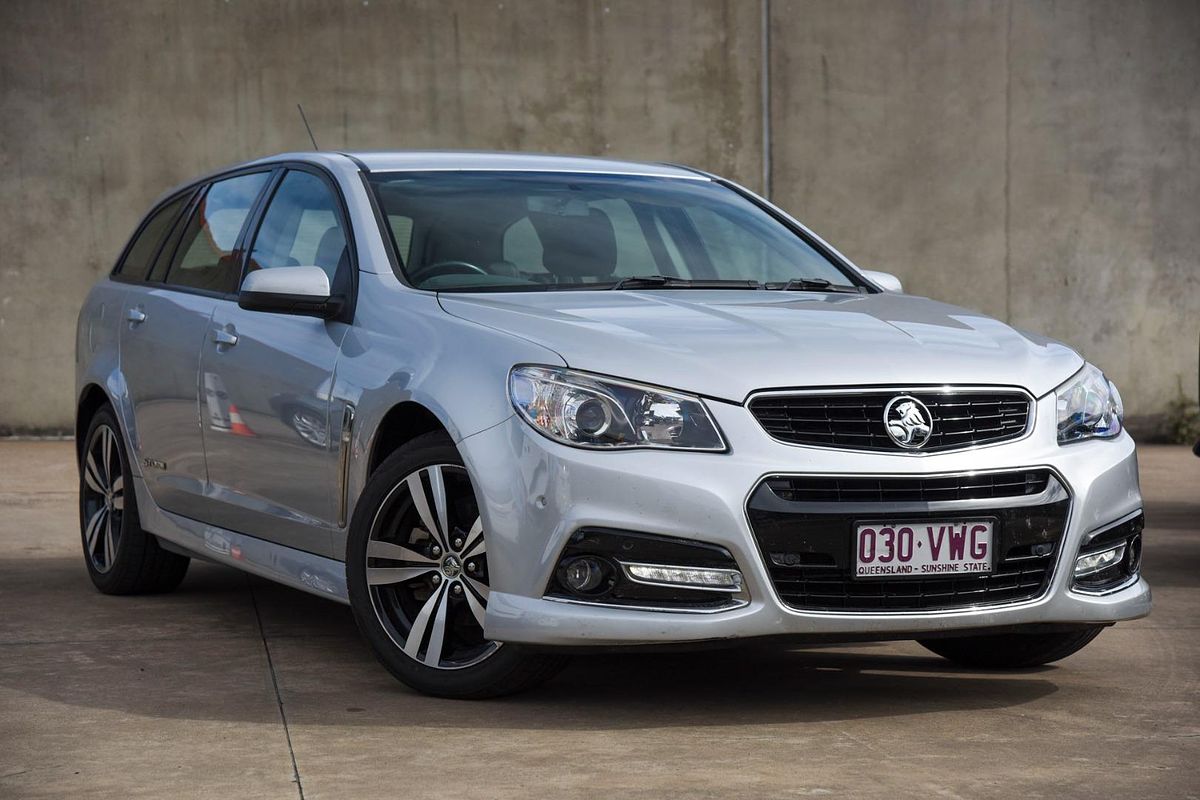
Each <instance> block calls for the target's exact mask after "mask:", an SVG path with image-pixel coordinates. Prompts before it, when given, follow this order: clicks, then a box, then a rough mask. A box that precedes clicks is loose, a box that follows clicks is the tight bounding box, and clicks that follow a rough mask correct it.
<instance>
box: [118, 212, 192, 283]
mask: <svg viewBox="0 0 1200 800" xmlns="http://www.w3.org/2000/svg"><path fill="white" fill-rule="evenodd" d="M188 197H189V195H188V194H183V195H180V196H179V197H177V198H175V199H174V200H171V201H170V202H168V203H166V204H165V205H163V206H161V207H160V208H159V209H158V210H157V211H155V212H154V213H152V214H151V215H150V218H149V219H147V220H146V224H145V225H143V226H142V229H141V230H140V231H139V232H138V234H137V237H136V238H135V239H134V240H133V244H131V245H130V246H129V250H128V251H127V252H126V253H125V258H124V260H122V261H121V263H120V264H119V265H118V266H117V269H116V270H115V272H116V274H119V275H121V276H122V277H124V278H128V279H129V280H133V281H144V280H146V274H147V273H148V272H149V271H150V264H151V263H153V261H154V254H155V253H157V252H158V248H159V246H160V245H161V244H162V241H163V239H164V238H166V235H167V232H168V231H170V230H171V226H172V225H174V224H175V220H176V219H178V218H179V212H180V211H182V210H183V206H184V204H185V203H186V202H187V199H188Z"/></svg>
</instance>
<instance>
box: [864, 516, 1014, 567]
mask: <svg viewBox="0 0 1200 800" xmlns="http://www.w3.org/2000/svg"><path fill="white" fill-rule="evenodd" d="M994 530H995V521H994V520H987V519H980V520H961V519H959V520H953V521H941V522H939V521H937V520H931V521H925V522H861V523H858V525H857V526H856V528H855V536H854V557H855V567H854V577H856V578H862V579H870V578H931V577H937V576H939V575H947V576H948V575H967V574H981V573H988V572H991V571H992V560H993V559H992V549H993V542H995V537H994V536H993V535H992V534H993V532H994Z"/></svg>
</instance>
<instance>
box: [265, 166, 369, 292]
mask: <svg viewBox="0 0 1200 800" xmlns="http://www.w3.org/2000/svg"><path fill="white" fill-rule="evenodd" d="M348 258H349V251H348V250H347V248H346V231H345V230H343V228H342V223H341V220H340V218H339V215H338V207H337V199H336V198H335V197H334V194H333V191H332V190H331V189H330V188H329V186H328V185H326V183H325V181H323V180H321V179H320V178H318V177H317V176H316V175H313V174H312V173H309V172H301V171H298V170H293V171H291V172H288V173H287V175H285V176H284V178H283V180H282V181H281V182H280V184H279V188H278V189H277V190H276V191H275V196H274V197H272V198H271V204H270V205H269V206H267V212H266V213H265V214H264V215H263V218H262V225H261V226H260V227H259V229H258V235H257V236H256V237H255V239H254V248H253V249H252V250H251V252H250V263H249V266H248V269H249V270H250V271H253V270H256V269H272V268H274V267H312V266H317V267H320V268H321V269H323V270H325V274H326V275H328V276H329V284H330V285H331V286H332V285H333V284H334V278H335V277H336V276H337V273H338V269H339V268H343V265H344V264H347V263H348Z"/></svg>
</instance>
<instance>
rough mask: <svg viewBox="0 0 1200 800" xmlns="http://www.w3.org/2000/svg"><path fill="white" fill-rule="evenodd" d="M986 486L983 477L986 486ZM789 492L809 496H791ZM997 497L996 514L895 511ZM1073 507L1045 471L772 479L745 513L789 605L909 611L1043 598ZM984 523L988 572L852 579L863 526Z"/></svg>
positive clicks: (976, 510)
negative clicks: (988, 535) (988, 531)
mask: <svg viewBox="0 0 1200 800" xmlns="http://www.w3.org/2000/svg"><path fill="white" fill-rule="evenodd" d="M980 479H985V480H984V483H983V485H980V483H979V481H980ZM793 487H795V488H796V489H799V490H800V491H802V492H803V491H809V492H810V493H809V494H800V495H796V494H791V492H792V491H793ZM839 492H840V493H841V497H840V499H839V498H838V496H837V494H838V493H839ZM993 492H994V494H992V493H993ZM951 495H952V496H951ZM1021 497H1026V498H1028V502H1030V503H1034V505H1024V506H1015V507H1014V506H1013V504H1012V503H1013V500H1012V498H1021ZM993 498H994V499H1000V498H1005V499H1004V501H1003V503H997V507H995V508H991V509H989V508H987V507H986V505H984V507H982V508H978V507H975V508H972V509H971V510H966V511H964V510H960V509H953V508H952V510H949V511H941V512H938V511H929V510H928V509H923V510H917V511H915V512H914V511H900V512H897V511H895V510H894V506H893V505H891V504H895V503H901V502H936V501H938V500H955V499H961V500H970V499H985V500H986V499H993ZM981 505H982V504H981ZM1069 508H1070V498H1069V496H1068V495H1067V492H1066V490H1065V489H1064V488H1063V487H1062V485H1061V484H1060V483H1059V482H1058V480H1057V479H1056V478H1055V477H1053V475H1052V474H1051V473H1050V472H1049V471H1048V470H1017V471H1011V472H1000V473H991V474H989V475H986V476H979V475H975V476H967V475H963V476H949V477H947V476H937V477H930V478H899V477H888V478H830V477H823V476H812V477H807V476H806V477H789V478H777V477H776V478H768V479H766V480H765V481H763V483H762V484H760V485H759V487H758V489H757V490H755V492H754V494H753V495H752V496H751V498H750V503H749V507H748V511H749V517H750V524H751V527H752V529H753V532H754V538H755V540H756V541H757V543H758V546H759V549H760V552H761V553H762V556H763V559H764V561H765V562H766V565H767V570H768V572H769V574H770V576H771V580H772V582H773V584H774V586H775V590H776V592H777V593H778V594H779V597H780V599H782V600H783V602H784V603H785V604H787V605H788V606H789V607H791V608H795V609H798V610H805V611H858V612H904V611H932V610H945V609H954V608H965V607H971V606H986V605H994V604H999V603H1011V602H1018V601H1022V600H1032V599H1034V598H1036V597H1040V596H1041V595H1042V594H1044V593H1045V592H1046V590H1047V589H1048V588H1049V586H1050V580H1051V578H1052V577H1053V572H1054V563H1055V561H1056V559H1057V558H1058V552H1059V549H1060V547H1061V545H1062V538H1063V534H1064V532H1065V530H1066V523H1067V515H1068V511H1069ZM981 518H988V519H992V520H993V521H994V536H995V542H996V552H997V554H998V558H997V561H996V563H995V565H994V567H993V571H992V572H990V573H988V574H982V575H981V574H966V575H935V576H930V577H920V578H884V579H879V578H871V579H856V578H855V577H854V531H855V528H856V526H857V525H858V524H859V523H862V522H870V521H887V522H905V523H920V522H922V521H937V522H940V523H944V522H953V521H956V520H962V521H967V520H978V519H981Z"/></svg>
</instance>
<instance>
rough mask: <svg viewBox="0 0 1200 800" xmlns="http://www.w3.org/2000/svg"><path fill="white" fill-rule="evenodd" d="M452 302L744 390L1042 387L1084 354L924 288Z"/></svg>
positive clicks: (594, 357) (487, 318) (579, 355)
mask: <svg viewBox="0 0 1200 800" xmlns="http://www.w3.org/2000/svg"><path fill="white" fill-rule="evenodd" d="M439 299H440V301H441V303H442V307H443V308H444V309H445V310H446V311H447V312H448V313H450V314H453V315H455V316H457V317H461V318H463V319H467V320H471V321H473V322H476V323H478V324H480V325H486V326H489V327H492V328H496V329H499V330H503V331H506V332H509V333H513V334H516V335H518V336H521V337H524V338H526V339H529V340H530V341H533V342H537V343H538V344H540V345H543V346H545V347H547V348H549V349H551V350H554V351H555V352H557V353H558V354H559V355H561V356H562V357H563V359H564V360H565V361H566V362H567V364H568V365H570V366H571V367H574V368H576V369H581V370H587V371H590V372H599V373H603V374H607V375H614V376H618V377H622V378H627V379H630V380H636V381H642V382H645V383H651V384H656V385H659V386H665V387H669V388H673V389H680V390H683V391H688V392H694V393H696V394H700V395H704V396H707V397H713V398H720V399H724V400H731V401H734V402H742V401H743V400H745V399H746V397H747V395H749V394H751V393H752V392H755V391H758V390H760V389H780V388H795V387H812V386H821V387H824V386H863V385H890V386H915V385H926V384H960V385H961V384H985V385H1006V386H1021V387H1024V388H1025V389H1027V390H1029V391H1030V392H1031V393H1033V395H1034V396H1035V397H1040V396H1041V395H1043V394H1045V393H1046V392H1049V391H1051V390H1052V389H1054V387H1055V386H1057V385H1058V384H1059V383H1061V382H1062V381H1064V380H1066V379H1067V378H1068V377H1070V375H1071V374H1072V373H1074V372H1075V371H1076V370H1078V369H1079V368H1080V367H1081V366H1082V365H1083V359H1082V358H1081V357H1080V356H1079V355H1078V354H1077V353H1076V352H1075V351H1073V350H1071V349H1070V348H1068V347H1066V346H1065V345H1062V344H1059V343H1058V342H1054V341H1052V340H1049V339H1045V338H1042V337H1039V336H1035V335H1032V334H1028V333H1024V332H1021V331H1018V330H1016V329H1014V328H1011V327H1009V326H1008V325H1005V324H1004V323H1002V322H999V321H997V320H994V319H991V318H990V317H986V316H983V315H982V314H979V313H978V312H974V311H968V310H966V309H963V308H958V307H956V306H951V305H947V304H945V303H940V302H937V301H934V300H929V299H926V298H923V297H914V296H911V295H897V294H870V295H848V294H823V293H808V292H804V293H799V292H764V291H707V290H694V289H688V290H658V291H646V292H638V291H603V292H601V291H596V292H592V291H564V292H522V293H505V294H489V295H482V294H473V295H459V294H447V293H443V294H441V295H440V296H439Z"/></svg>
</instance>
